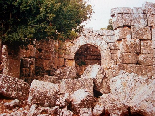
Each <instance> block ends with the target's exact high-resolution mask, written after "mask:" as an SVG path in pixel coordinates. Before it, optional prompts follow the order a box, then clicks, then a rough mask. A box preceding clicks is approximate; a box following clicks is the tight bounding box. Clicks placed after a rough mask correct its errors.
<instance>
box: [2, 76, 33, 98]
mask: <svg viewBox="0 0 155 116" xmlns="http://www.w3.org/2000/svg"><path fill="white" fill-rule="evenodd" d="M29 88H30V86H29V84H28V83H26V82H24V81H23V80H21V79H18V78H15V77H10V76H7V75H0V93H1V94H2V95H3V96H6V97H9V98H15V99H19V100H26V99H27V97H28V94H29Z"/></svg>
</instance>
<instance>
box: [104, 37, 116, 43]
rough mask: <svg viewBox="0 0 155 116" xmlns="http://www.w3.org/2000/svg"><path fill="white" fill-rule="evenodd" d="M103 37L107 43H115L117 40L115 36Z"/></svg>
mask: <svg viewBox="0 0 155 116" xmlns="http://www.w3.org/2000/svg"><path fill="white" fill-rule="evenodd" d="M103 39H104V40H105V41H106V42H107V43H114V42H116V38H115V36H104V37H103Z"/></svg>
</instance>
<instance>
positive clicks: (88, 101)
mask: <svg viewBox="0 0 155 116" xmlns="http://www.w3.org/2000/svg"><path fill="white" fill-rule="evenodd" d="M70 101H71V105H72V109H73V111H74V112H75V113H76V114H79V113H80V109H81V108H91V107H93V102H94V97H93V95H91V94H90V93H89V92H88V91H87V90H86V89H79V90H77V91H75V92H74V93H72V94H71V95H70ZM87 111H88V110H87ZM81 113H82V112H81ZM87 113H88V112H87ZM82 116H84V112H83V115H82Z"/></svg>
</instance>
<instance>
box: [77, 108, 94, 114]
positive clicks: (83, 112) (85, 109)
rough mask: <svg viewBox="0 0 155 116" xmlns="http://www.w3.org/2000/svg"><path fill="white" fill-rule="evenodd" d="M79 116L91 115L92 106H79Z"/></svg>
mask: <svg viewBox="0 0 155 116" xmlns="http://www.w3.org/2000/svg"><path fill="white" fill-rule="evenodd" d="M79 115H80V116H93V114H92V108H80V114H79Z"/></svg>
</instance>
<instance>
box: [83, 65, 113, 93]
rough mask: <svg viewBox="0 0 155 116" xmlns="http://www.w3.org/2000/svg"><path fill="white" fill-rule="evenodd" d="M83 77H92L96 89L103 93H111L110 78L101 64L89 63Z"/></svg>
mask: <svg viewBox="0 0 155 116" xmlns="http://www.w3.org/2000/svg"><path fill="white" fill-rule="evenodd" d="M81 78H92V79H93V83H94V91H98V92H100V93H101V94H104V93H109V92H110V86H109V79H108V78H107V77H106V73H105V71H104V68H103V67H102V66H100V65H97V64H94V65H88V66H87V67H86V70H85V71H84V73H83V75H81Z"/></svg>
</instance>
